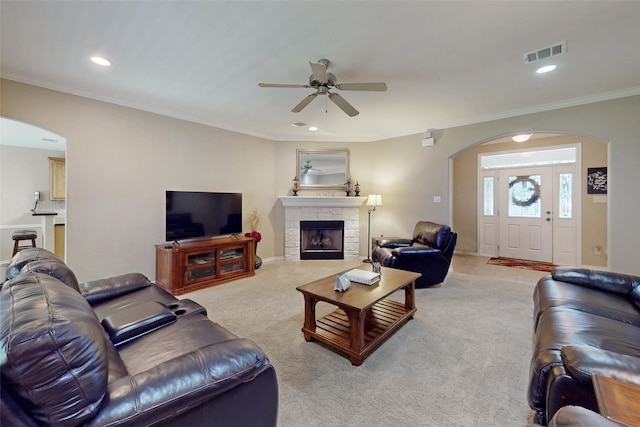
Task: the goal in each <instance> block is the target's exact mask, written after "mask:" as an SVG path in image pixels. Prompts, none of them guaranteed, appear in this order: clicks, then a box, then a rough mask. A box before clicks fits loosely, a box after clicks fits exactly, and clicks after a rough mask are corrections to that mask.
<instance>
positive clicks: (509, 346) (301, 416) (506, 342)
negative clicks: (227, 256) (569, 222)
mask: <svg viewBox="0 0 640 427" xmlns="http://www.w3.org/2000/svg"><path fill="white" fill-rule="evenodd" d="M484 262H485V263H486V261H484ZM358 264H359V262H345V261H274V262H266V263H264V264H263V266H262V267H261V268H260V269H259V270H257V271H256V275H255V277H252V278H247V279H241V280H237V281H234V282H230V283H226V284H222V285H218V286H215V287H212V288H209V289H206V290H201V291H196V292H192V293H189V294H186V295H184V298H190V299H193V300H195V301H197V302H199V303H200V304H202V305H204V306H205V307H206V308H207V310H208V314H209V317H210V318H211V319H212V320H213V321H215V322H217V323H219V324H221V325H222V326H224V327H226V328H227V329H229V330H230V331H232V332H233V333H235V334H237V335H239V336H241V337H245V338H249V339H252V340H254V341H255V342H257V343H258V344H259V345H260V346H261V347H262V348H263V349H264V351H265V352H266V353H267V355H268V356H269V358H270V359H271V362H272V364H273V365H274V366H275V368H276V371H277V374H278V381H279V394H280V396H279V398H280V404H279V416H278V419H279V423H278V425H279V426H282V427H288V426H296V427H297V426H525V425H527V418H528V416H529V409H528V406H527V400H526V390H527V379H528V369H529V358H530V355H531V312H532V298H531V295H532V292H533V285H532V284H523V283H515V282H513V281H510V280H504V279H498V278H491V277H486V276H483V277H480V276H474V275H469V274H463V273H458V272H455V271H453V272H451V273H450V274H449V275H448V277H447V279H446V281H445V283H444V284H443V285H442V286H440V287H435V288H429V289H418V290H416V304H417V307H418V311H417V313H416V315H415V318H414V319H413V320H411V321H410V322H409V323H407V324H406V325H405V326H403V327H402V328H401V329H400V330H399V331H398V332H397V333H396V334H395V335H393V336H392V337H391V338H390V339H389V340H387V341H386V342H385V343H384V344H382V346H381V347H379V348H378V349H377V350H376V351H375V352H374V353H373V354H372V355H371V356H370V357H369V358H368V359H366V360H365V362H364V364H363V365H362V366H359V367H356V366H352V365H351V363H350V362H349V359H348V358H347V357H346V356H344V355H342V354H341V353H338V352H336V351H334V350H332V349H330V348H328V347H326V346H324V345H322V344H319V343H317V342H310V343H309V342H306V341H305V340H304V338H303V336H302V332H301V331H300V328H301V327H302V322H303V318H304V304H303V298H302V294H300V293H299V292H298V291H296V289H295V288H296V286H299V285H301V284H304V283H307V282H309V281H311V280H315V279H318V278H321V277H324V276H327V275H329V274H334V273H336V272H339V271H342V270H345V269H348V268H352V267H355V266H356V265H358ZM485 265H486V264H485ZM494 268H500V267H494ZM347 292H348V291H347ZM396 297H397V299H399V300H402V298H403V294H401V293H399V294H397V296H396ZM329 309H331V308H330V307H329V306H327V305H324V306H321V305H320V304H319V306H318V312H319V314H322V312H323V311H328V310H329ZM248 404H250V403H248Z"/></svg>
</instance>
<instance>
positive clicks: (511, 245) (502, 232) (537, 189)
mask: <svg viewBox="0 0 640 427" xmlns="http://www.w3.org/2000/svg"><path fill="white" fill-rule="evenodd" d="M552 176H553V173H552V167H551V166H544V167H535V168H519V169H502V170H500V173H499V179H498V182H499V184H498V187H499V204H500V209H499V220H498V222H499V226H498V228H499V232H498V235H499V245H498V254H499V256H501V257H505V258H518V259H528V260H533V261H542V262H552V259H553V223H552V218H553V216H552V212H553V206H552V205H553V178H552Z"/></svg>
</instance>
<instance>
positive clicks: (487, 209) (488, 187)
mask: <svg viewBox="0 0 640 427" xmlns="http://www.w3.org/2000/svg"><path fill="white" fill-rule="evenodd" d="M483 212H484V215H485V216H493V177H492V176H485V177H484V210H483Z"/></svg>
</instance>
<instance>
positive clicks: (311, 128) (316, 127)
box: [309, 126, 318, 131]
mask: <svg viewBox="0 0 640 427" xmlns="http://www.w3.org/2000/svg"><path fill="white" fill-rule="evenodd" d="M309 130H310V131H314V130H318V126H311V127H310V128H309Z"/></svg>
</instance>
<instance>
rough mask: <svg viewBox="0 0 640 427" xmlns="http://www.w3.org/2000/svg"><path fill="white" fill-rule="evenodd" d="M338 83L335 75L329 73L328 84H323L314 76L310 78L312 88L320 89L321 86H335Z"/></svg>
mask: <svg viewBox="0 0 640 427" xmlns="http://www.w3.org/2000/svg"><path fill="white" fill-rule="evenodd" d="M336 83H338V79H337V78H336V76H335V74H333V73H327V81H326V82H321V81H320V80H317V79H316V78H315V77H314V75H313V74H311V75H310V76H309V86H311V87H319V86H329V87H331V86H335V85H336Z"/></svg>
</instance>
